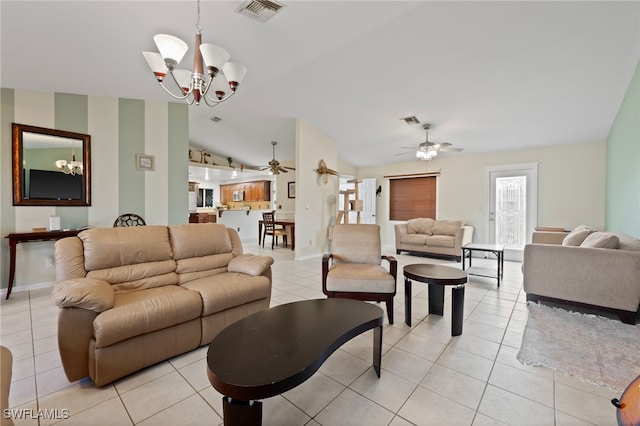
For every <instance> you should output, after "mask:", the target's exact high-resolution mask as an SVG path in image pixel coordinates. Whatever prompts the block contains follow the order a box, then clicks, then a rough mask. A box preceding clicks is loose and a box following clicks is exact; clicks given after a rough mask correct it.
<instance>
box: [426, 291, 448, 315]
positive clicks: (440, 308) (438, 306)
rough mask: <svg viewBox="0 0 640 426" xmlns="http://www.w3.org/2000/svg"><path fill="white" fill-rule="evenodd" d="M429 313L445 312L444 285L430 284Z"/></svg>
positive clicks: (440, 313) (438, 313)
mask: <svg viewBox="0 0 640 426" xmlns="http://www.w3.org/2000/svg"><path fill="white" fill-rule="evenodd" d="M429 314H436V315H443V314H444V286H443V285H438V284H429Z"/></svg>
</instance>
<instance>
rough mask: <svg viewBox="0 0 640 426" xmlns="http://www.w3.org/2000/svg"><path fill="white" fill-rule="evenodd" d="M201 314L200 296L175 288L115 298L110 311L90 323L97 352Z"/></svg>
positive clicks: (151, 290)
mask: <svg viewBox="0 0 640 426" xmlns="http://www.w3.org/2000/svg"><path fill="white" fill-rule="evenodd" d="M201 312H202V300H201V299H200V295H199V294H198V293H197V292H194V291H189V290H187V289H185V288H182V287H179V286H175V285H169V286H164V287H156V288H151V289H146V290H140V291H132V292H129V293H123V294H119V295H116V296H115V302H114V305H113V308H111V309H108V310H106V311H104V312H102V313H101V314H99V315H98V316H97V317H96V319H95V320H94V321H93V329H94V336H95V339H96V348H103V347H106V346H109V345H112V344H114V343H117V342H121V341H123V340H126V339H129V338H131V337H135V336H140V335H142V334H146V333H150V332H152V331H156V330H161V329H163V328H167V327H171V326H174V325H177V324H181V323H183V322H187V321H189V320H192V319H195V318H198V317H199V316H200V314H201Z"/></svg>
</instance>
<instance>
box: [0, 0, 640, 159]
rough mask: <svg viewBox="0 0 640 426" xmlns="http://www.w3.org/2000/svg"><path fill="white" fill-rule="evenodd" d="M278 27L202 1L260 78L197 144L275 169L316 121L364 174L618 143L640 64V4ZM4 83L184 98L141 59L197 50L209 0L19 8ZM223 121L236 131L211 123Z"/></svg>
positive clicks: (299, 19)
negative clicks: (165, 41)
mask: <svg viewBox="0 0 640 426" xmlns="http://www.w3.org/2000/svg"><path fill="white" fill-rule="evenodd" d="M283 3H284V4H285V5H286V7H285V8H284V9H282V11H281V12H280V13H279V14H278V15H277V16H275V17H274V18H273V19H271V20H270V21H268V22H266V23H261V22H258V21H256V20H252V19H249V18H247V17H245V16H242V15H240V14H238V13H236V10H237V9H238V7H239V6H240V5H241V2H221V1H215V2H211V1H204V0H203V2H202V4H201V13H202V18H201V25H202V28H203V41H204V42H211V43H215V44H219V45H221V46H223V47H224V48H225V49H227V50H228V51H229V52H230V53H231V55H232V60H236V61H238V62H241V63H243V64H245V65H246V66H247V68H248V69H249V71H248V73H247V76H246V78H245V80H244V81H243V83H242V84H241V86H240V88H239V91H238V93H237V95H235V96H234V97H233V98H231V99H230V100H228V101H227V102H225V103H223V104H221V105H219V106H217V107H215V108H209V107H206V106H191V107H190V111H189V120H190V123H189V133H190V143H191V145H193V146H196V147H200V148H205V149H208V150H210V151H212V152H214V153H217V154H220V155H222V156H231V157H233V158H234V160H235V161H237V162H242V163H244V164H247V165H256V166H257V165H266V164H267V162H268V161H269V160H270V159H271V156H272V153H271V144H270V141H272V140H275V141H278V156H279V157H280V158H282V159H292V158H293V156H294V154H293V151H294V137H295V133H294V120H295V118H298V117H299V118H303V119H305V120H306V121H308V122H309V123H310V124H312V125H313V126H315V127H317V128H318V129H320V130H321V131H323V132H324V133H325V134H327V135H328V136H330V137H331V138H333V139H334V140H335V141H336V142H337V145H338V155H339V156H340V158H341V159H343V160H344V161H347V162H349V163H351V164H353V165H355V166H368V165H378V164H383V163H389V162H394V161H409V160H411V159H412V158H413V157H412V156H411V154H410V151H409V154H408V155H396V154H399V153H403V152H408V150H404V149H403V148H401V147H403V146H413V145H415V146H416V147H417V145H418V144H419V143H420V142H423V141H424V138H425V135H424V130H423V129H422V127H421V125H420V124H417V125H416V124H414V125H408V124H406V123H405V122H404V121H402V120H401V118H403V117H406V116H416V117H417V118H418V119H419V120H420V121H421V122H423V123H430V124H431V125H432V129H431V130H430V133H429V139H430V140H433V141H436V142H444V141H447V142H450V143H452V144H454V145H455V146H457V147H460V148H464V151H463V152H462V153H449V154H446V155H466V154H472V153H478V152H488V151H497V150H508V149H509V150H510V149H518V148H528V147H536V146H548V145H554V144H573V143H575V144H578V143H586V142H594V141H603V140H605V139H606V137H607V134H608V132H609V129H610V128H611V125H612V123H613V120H614V118H615V114H616V113H617V111H618V108H619V107H620V104H621V103H622V101H623V96H624V93H625V90H626V89H627V87H628V85H629V82H630V79H631V76H632V74H633V72H634V69H635V67H636V64H637V62H638V59H639V58H640V2H637V1H630V2H611V1H602V2H599V1H587V2H577V1H568V2H546V1H534V2H520V1H518V2H504V1H496V2H483V1H471V2H457V1H442V2H436V1H410V2H402V1H291V0H289V1H283ZM0 7H1V25H2V27H1V37H2V41H1V43H2V44H1V55H2V57H1V59H2V64H1V67H2V68H1V74H0V78H1V83H2V87H10V88H16V89H33V90H42V91H55V92H65V93H80V94H88V95H98V96H115V97H123V98H134V99H146V100H159V101H170V100H171V98H170V97H169V95H167V94H166V93H165V92H164V91H163V90H162V89H161V88H160V87H158V85H157V83H156V82H155V79H154V78H153V75H152V74H151V72H150V70H149V68H148V66H147V64H146V62H145V61H144V58H143V57H142V54H141V52H142V51H143V50H156V48H155V45H154V43H153V39H152V38H153V36H154V35H155V34H157V33H168V34H173V35H175V36H178V37H180V38H182V39H183V40H185V41H186V42H187V43H188V44H189V45H190V51H189V52H188V53H187V56H186V57H185V59H184V60H183V62H182V63H181V67H183V68H188V69H190V68H191V61H192V56H191V55H192V52H193V39H194V28H195V27H194V24H195V10H196V7H195V1H175V2H171V1H68V2H67V1H42V2H36V1H6V0H3V1H2V2H1V3H0ZM213 116H217V117H219V118H220V119H221V121H219V122H217V123H215V122H213V121H211V120H210V119H211V118H212V117H213Z"/></svg>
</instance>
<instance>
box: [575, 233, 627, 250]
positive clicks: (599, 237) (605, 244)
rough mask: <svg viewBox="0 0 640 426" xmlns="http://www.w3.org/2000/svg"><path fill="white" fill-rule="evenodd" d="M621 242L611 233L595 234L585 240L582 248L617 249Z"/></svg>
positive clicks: (581, 245)
mask: <svg viewBox="0 0 640 426" xmlns="http://www.w3.org/2000/svg"><path fill="white" fill-rule="evenodd" d="M619 243H620V240H619V239H618V237H617V236H615V235H613V234H612V233H610V232H593V233H591V234H590V235H589V236H588V237H587V238H585V239H584V241H583V242H582V244H580V247H593V248H608V249H617V248H618V244H619Z"/></svg>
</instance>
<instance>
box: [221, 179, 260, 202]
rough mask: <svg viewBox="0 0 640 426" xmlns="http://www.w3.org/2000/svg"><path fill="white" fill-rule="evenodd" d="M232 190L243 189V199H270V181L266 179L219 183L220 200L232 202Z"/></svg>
mask: <svg viewBox="0 0 640 426" xmlns="http://www.w3.org/2000/svg"><path fill="white" fill-rule="evenodd" d="M234 191H244V200H243V201H247V202H255V201H271V181H268V180H259V181H253V182H244V183H234V184H229V185H220V202H222V203H228V202H232V201H233V192H234Z"/></svg>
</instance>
